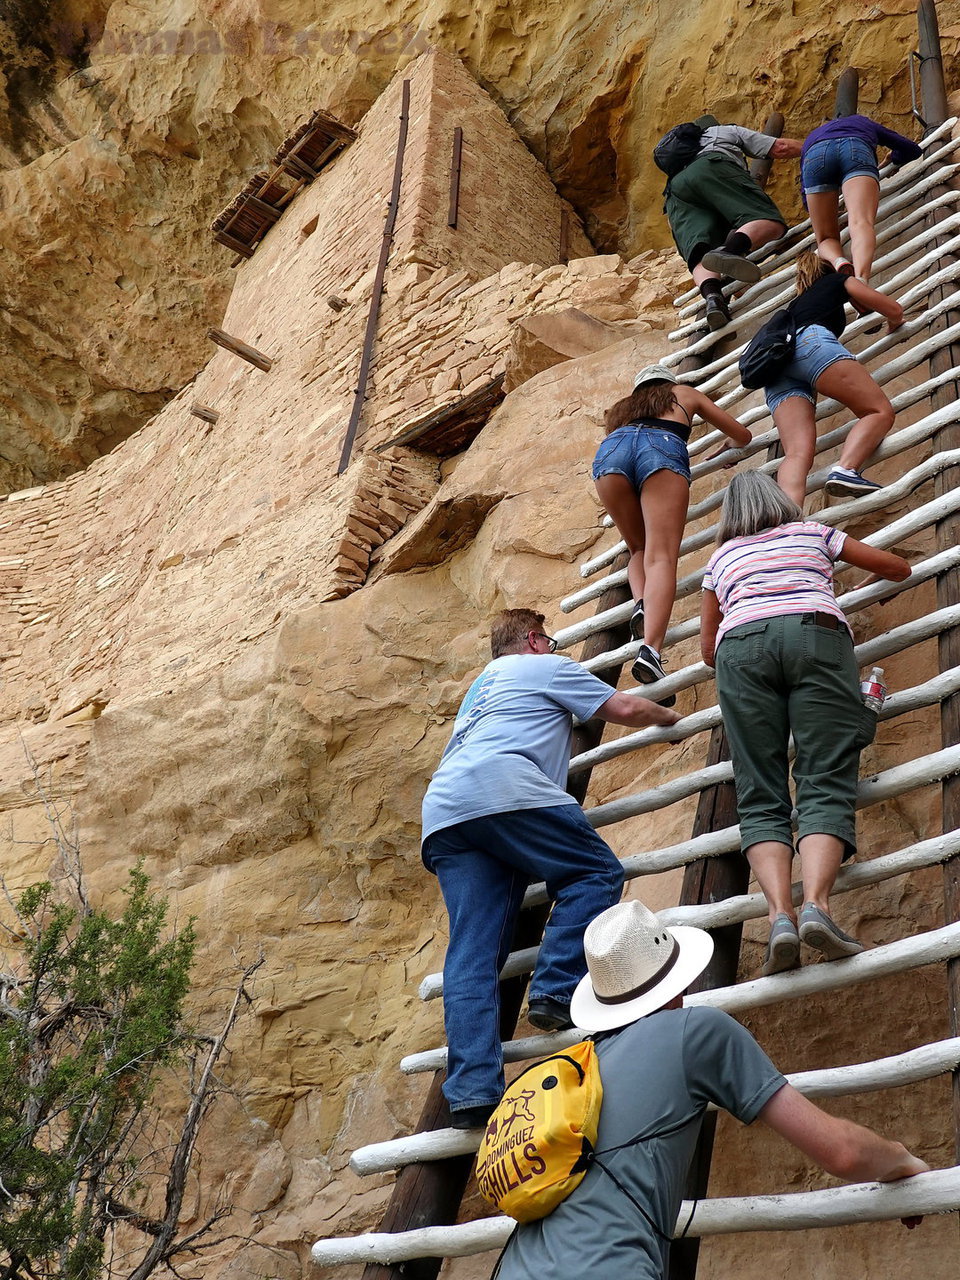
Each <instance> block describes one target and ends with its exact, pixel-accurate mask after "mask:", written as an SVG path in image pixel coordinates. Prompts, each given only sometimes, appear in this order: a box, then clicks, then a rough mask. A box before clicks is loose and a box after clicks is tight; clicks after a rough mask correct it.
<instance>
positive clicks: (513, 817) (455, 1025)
mask: <svg viewBox="0 0 960 1280" xmlns="http://www.w3.org/2000/svg"><path fill="white" fill-rule="evenodd" d="M423 862H424V866H426V868H427V870H428V871H432V872H433V873H434V874H435V875H436V877H437V879H438V880H439V881H440V890H441V892H442V893H443V901H444V903H445V905H446V908H447V915H448V917H449V920H450V943H449V946H448V947H447V955H446V959H445V960H444V964H443V1021H444V1027H445V1029H446V1033H447V1079H446V1082H445V1083H444V1086H443V1092H444V1096H445V1097H446V1099H447V1102H448V1103H449V1106H450V1110H451V1111H460V1110H462V1109H463V1108H465V1107H479V1106H485V1105H487V1104H489V1103H495V1102H499V1100H500V1096H501V1094H502V1093H503V1089H504V1080H503V1052H502V1050H501V1047H500V986H499V976H500V970H501V968H502V967H503V964H504V961H505V960H506V958H507V956H508V955H509V953H510V945H511V943H512V941H513V926H514V923H515V921H516V918H517V914H518V913H519V911H520V904H521V902H522V901H523V894H524V890H525V889H526V887H527V885H528V884H529V883H531V882H532V881H535V880H545V881H546V885H547V892H548V893H549V895H550V897H551V898H552V899H553V900H554V902H553V910H552V912H551V913H550V920H549V921H548V923H547V927H546V930H545V931H544V935H543V945H542V946H541V948H540V956H539V958H538V960H537V967H536V968H535V969H534V971H533V977H532V978H531V980H530V998H531V999H536V998H537V997H543V996H548V997H550V998H551V999H553V1000H559V1001H561V1002H563V1003H564V1004H566V1003H568V1002H569V1000H570V997H571V996H572V995H573V991H574V988H575V987H576V985H577V983H578V982H579V981H580V979H581V978H582V977H583V975H584V974H585V973H586V968H587V966H586V962H585V960H584V957H583V931H584V930H585V929H586V927H587V925H588V924H589V923H590V921H591V920H592V919H593V918H594V916H597V915H599V914H600V912H601V911H606V909H607V907H612V906H613V904H614V903H615V902H619V901H620V892H621V890H622V888H623V868H622V867H621V865H620V863H619V861H618V860H617V858H616V856H615V855H614V853H613V851H612V850H611V849H610V847H609V846H608V845H607V844H606V843H605V842H604V841H603V840H601V839H600V837H599V836H598V835H597V833H596V832H595V831H594V829H593V828H592V827H591V826H590V824H589V822H587V819H586V818H585V817H584V814H583V810H582V809H581V808H580V806H579V805H578V804H561V805H551V806H549V807H547V808H544V809H517V810H514V811H513V812H511V813H492V814H488V815H487V816H486V817H482V818H471V819H470V820H469V821H467V822H458V823H457V824H456V825H455V826H452V827H444V828H442V830H440V831H435V832H433V834H432V835H429V836H428V837H427V839H426V840H425V841H424V845H423Z"/></svg>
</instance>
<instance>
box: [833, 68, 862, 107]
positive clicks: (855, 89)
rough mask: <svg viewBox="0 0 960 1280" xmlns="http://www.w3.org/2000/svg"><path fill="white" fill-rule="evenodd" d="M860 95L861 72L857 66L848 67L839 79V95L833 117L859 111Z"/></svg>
mask: <svg viewBox="0 0 960 1280" xmlns="http://www.w3.org/2000/svg"><path fill="white" fill-rule="evenodd" d="M859 96H860V72H859V71H858V70H857V68H856V67H847V69H846V71H842V72H841V73H840V76H839V78H838V79H837V97H836V102H835V103H834V107H833V118H834V120H836V119H838V118H839V117H840V116H852V115H856V113H857V99H858V98H859Z"/></svg>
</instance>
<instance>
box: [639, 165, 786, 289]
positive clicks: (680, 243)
mask: <svg viewBox="0 0 960 1280" xmlns="http://www.w3.org/2000/svg"><path fill="white" fill-rule="evenodd" d="M663 211H664V213H665V214H666V215H667V221H668V222H669V223H670V231H671V232H672V234H673V238H674V240H675V241H676V244H677V248H678V249H679V250H680V256H681V257H682V258H683V260H684V262H685V263H686V264H687V266H688V267H691V268H693V267H695V266H696V264H697V263H698V262H699V261H700V259H701V258H702V257H703V255H704V253H706V251H707V250H708V249H716V248H717V247H718V246H719V245H721V244H723V242H724V240H725V239H726V238H727V235H728V233H729V232H731V231H735V230H736V229H737V228H738V227H742V226H743V225H744V224H745V223H747V222H754V221H756V220H758V219H760V218H769V219H770V220H771V221H772V222H782V223H783V225H784V228H786V225H787V223H786V219H785V218H784V216H783V214H782V213H781V212H780V210H779V209H778V208H777V206H776V205H775V204H774V203H773V201H772V200H771V199H770V197H769V196H768V195H767V194H766V192H764V191H762V190H761V188H760V187H758V186H757V184H756V183H755V182H754V180H753V178H751V177H750V174H749V173H748V172H747V170H746V169H743V168H741V166H740V165H738V164H737V163H736V161H734V160H728V159H727V158H726V156H722V155H720V153H719V152H716V151H715V152H712V153H711V152H707V154H706V155H703V156H700V157H698V159H696V160H694V162H693V164H688V165H687V167H686V168H685V169H683V170H682V171H681V172H680V173H678V174H677V176H676V177H675V178H671V179H670V190H669V191H668V192H667V199H666V203H665V204H664V206H663ZM691 258H693V261H692V262H691V260H690V259H691Z"/></svg>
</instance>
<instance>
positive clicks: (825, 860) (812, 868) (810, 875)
mask: <svg viewBox="0 0 960 1280" xmlns="http://www.w3.org/2000/svg"><path fill="white" fill-rule="evenodd" d="M797 849H798V851H799V853H800V868H801V874H802V876H803V900H804V902H813V903H816V905H817V906H818V907H819V908H820V910H821V911H827V908H828V906H829V903H830V893H831V890H832V889H833V882H834V881H835V880H836V878H837V872H838V871H839V870H840V864H841V862H842V861H843V841H842V840H841V839H840V838H839V837H838V836H828V835H809V836H804V837H803V839H802V840H801V841H800V842H799V843H798V845H797ZM828 914H829V912H828Z"/></svg>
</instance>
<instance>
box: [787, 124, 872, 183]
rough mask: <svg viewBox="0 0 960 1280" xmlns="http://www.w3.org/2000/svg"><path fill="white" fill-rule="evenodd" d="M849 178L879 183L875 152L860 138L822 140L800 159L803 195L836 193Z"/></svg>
mask: <svg viewBox="0 0 960 1280" xmlns="http://www.w3.org/2000/svg"><path fill="white" fill-rule="evenodd" d="M848 178H875V179H876V180H877V182H879V181H880V169H879V168H878V166H877V153H876V151H875V150H874V149H873V147H871V146H870V144H869V142H864V141H863V140H862V139H861V138H824V140H823V141H822V142H815V143H814V144H813V146H812V147H810V149H809V150H808V151H807V154H806V155H805V156H804V157H803V168H802V170H801V173H800V182H801V184H802V186H803V191H804V194H805V195H808V196H809V195H819V194H820V193H821V192H823V191H839V190H840V188H841V187H842V186H843V184H844V183H845V182H846V180H847V179H848Z"/></svg>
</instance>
